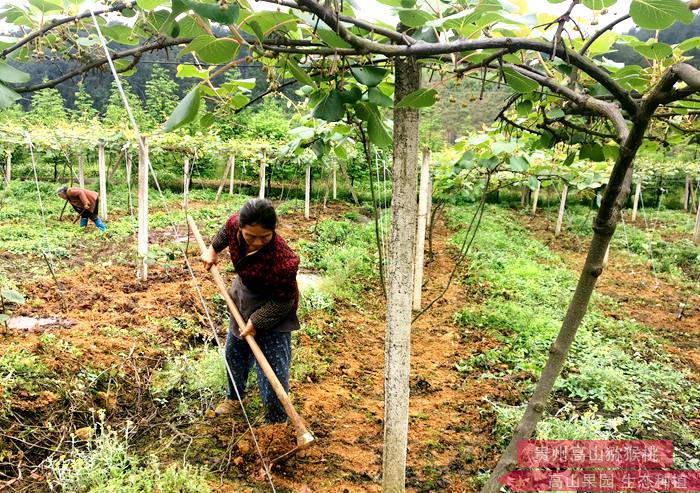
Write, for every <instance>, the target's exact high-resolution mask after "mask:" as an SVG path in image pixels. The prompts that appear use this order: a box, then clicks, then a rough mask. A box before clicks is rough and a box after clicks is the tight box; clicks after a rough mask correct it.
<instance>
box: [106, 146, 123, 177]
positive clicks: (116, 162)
mask: <svg viewBox="0 0 700 493" xmlns="http://www.w3.org/2000/svg"><path fill="white" fill-rule="evenodd" d="M121 162H122V155H121V153H120V154H119V155H118V156H117V158H116V159H115V160H114V162H113V163H112V164H111V166H110V168H109V174H108V175H107V181H109V182H110V183H111V181H112V178H114V174H115V173H116V172H117V170H118V169H119V164H120V163H121Z"/></svg>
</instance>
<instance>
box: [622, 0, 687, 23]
mask: <svg viewBox="0 0 700 493" xmlns="http://www.w3.org/2000/svg"><path fill="white" fill-rule="evenodd" d="M630 15H631V16H632V20H633V21H634V22H635V24H637V25H638V26H639V27H641V28H642V29H666V28H667V27H669V26H671V25H672V24H673V23H674V22H676V21H681V22H684V23H686V24H689V23H691V22H693V13H692V12H691V11H690V10H689V9H688V6H687V5H686V4H685V3H683V2H682V1H681V0H632V4H631V5H630Z"/></svg>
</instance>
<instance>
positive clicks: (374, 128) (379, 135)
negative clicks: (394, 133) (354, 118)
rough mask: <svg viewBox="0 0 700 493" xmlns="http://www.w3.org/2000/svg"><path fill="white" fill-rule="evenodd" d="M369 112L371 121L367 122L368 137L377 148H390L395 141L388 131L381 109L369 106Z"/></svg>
mask: <svg viewBox="0 0 700 493" xmlns="http://www.w3.org/2000/svg"><path fill="white" fill-rule="evenodd" d="M367 106H368V110H369V119H368V120H367V135H368V136H369V140H370V142H372V144H374V145H376V146H377V147H389V146H391V144H392V142H393V140H392V138H391V135H389V132H388V131H387V129H386V126H385V125H384V122H383V121H382V116H381V114H380V113H379V109H378V108H377V107H376V106H373V105H371V104H370V105H367Z"/></svg>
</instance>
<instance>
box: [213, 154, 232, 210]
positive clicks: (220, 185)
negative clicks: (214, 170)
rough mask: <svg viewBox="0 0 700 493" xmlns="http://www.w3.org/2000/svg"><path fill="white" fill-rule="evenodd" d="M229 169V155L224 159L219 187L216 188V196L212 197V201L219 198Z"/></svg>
mask: <svg viewBox="0 0 700 493" xmlns="http://www.w3.org/2000/svg"><path fill="white" fill-rule="evenodd" d="M230 169H231V156H229V158H228V159H227V160H226V168H225V169H224V173H223V174H222V175H221V181H220V182H219V188H218V189H217V190H216V198H215V199H214V202H216V201H217V200H219V197H220V196H221V192H222V191H223V189H224V185H225V184H226V179H227V178H228V172H229V170H230Z"/></svg>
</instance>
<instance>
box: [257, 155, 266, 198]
mask: <svg viewBox="0 0 700 493" xmlns="http://www.w3.org/2000/svg"><path fill="white" fill-rule="evenodd" d="M258 198H259V199H264V198H265V159H264V158H263V159H261V160H260V191H259V192H258Z"/></svg>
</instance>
